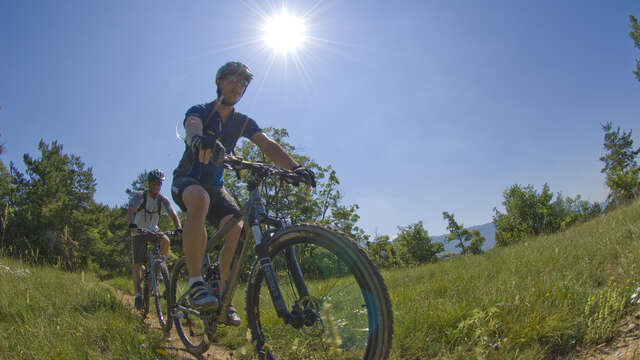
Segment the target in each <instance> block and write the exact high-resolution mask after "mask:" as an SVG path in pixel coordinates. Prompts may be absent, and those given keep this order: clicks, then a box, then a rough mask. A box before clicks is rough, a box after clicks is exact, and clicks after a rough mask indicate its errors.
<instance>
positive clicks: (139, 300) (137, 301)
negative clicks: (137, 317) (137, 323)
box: [134, 295, 142, 310]
mask: <svg viewBox="0 0 640 360" xmlns="http://www.w3.org/2000/svg"><path fill="white" fill-rule="evenodd" d="M134 306H135V307H136V309H138V310H142V295H136V299H135V301H134Z"/></svg>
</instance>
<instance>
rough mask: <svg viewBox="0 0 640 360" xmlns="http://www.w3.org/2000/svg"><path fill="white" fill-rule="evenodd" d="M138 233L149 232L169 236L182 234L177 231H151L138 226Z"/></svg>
mask: <svg viewBox="0 0 640 360" xmlns="http://www.w3.org/2000/svg"><path fill="white" fill-rule="evenodd" d="M138 233H140V234H149V235H160V234H163V235H167V236H177V235H180V233H178V232H177V231H151V230H149V229H145V228H138Z"/></svg>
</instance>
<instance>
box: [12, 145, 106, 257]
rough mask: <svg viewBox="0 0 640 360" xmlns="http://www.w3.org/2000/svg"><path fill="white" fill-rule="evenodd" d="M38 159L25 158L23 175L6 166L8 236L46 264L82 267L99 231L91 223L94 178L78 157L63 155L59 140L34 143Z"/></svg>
mask: <svg viewBox="0 0 640 360" xmlns="http://www.w3.org/2000/svg"><path fill="white" fill-rule="evenodd" d="M38 149H39V150H40V153H41V157H40V159H34V158H32V157H31V156H30V155H29V154H25V155H24V157H23V159H24V163H25V167H26V175H25V174H23V173H21V172H20V171H19V170H18V169H17V168H16V167H15V166H14V164H13V163H10V177H11V185H12V188H13V190H12V194H11V196H10V197H9V206H10V207H11V208H12V216H11V218H10V219H9V226H8V231H7V232H8V233H9V234H10V236H9V237H8V238H10V239H12V240H11V241H12V242H13V245H15V246H16V248H18V249H21V250H31V251H32V252H35V253H38V254H39V255H40V256H41V257H42V259H43V260H44V261H47V262H58V263H61V264H62V265H64V266H66V267H68V268H73V267H77V266H84V265H86V263H87V261H88V258H87V254H88V253H89V248H90V247H91V246H92V245H93V244H94V242H95V240H96V238H97V233H96V231H95V227H94V226H93V224H94V223H95V221H96V215H97V209H96V207H95V203H94V201H93V195H94V193H95V186H96V183H95V179H94V177H93V172H92V169H91V168H86V169H85V165H84V163H83V162H82V161H81V160H80V158H79V157H77V156H75V155H67V154H63V153H62V144H59V143H58V142H57V141H54V142H52V143H51V144H46V143H45V142H44V141H42V140H41V141H40V143H39V145H38Z"/></svg>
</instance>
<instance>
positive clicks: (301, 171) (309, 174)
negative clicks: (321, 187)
mask: <svg viewBox="0 0 640 360" xmlns="http://www.w3.org/2000/svg"><path fill="white" fill-rule="evenodd" d="M291 171H293V172H294V173H295V174H296V175H298V176H300V177H301V178H302V181H303V182H304V183H305V184H307V185H311V186H313V187H314V188H315V187H316V174H314V173H313V171H311V170H309V169H307V168H306V167H304V166H302V165H298V166H296V167H294V168H293V169H291Z"/></svg>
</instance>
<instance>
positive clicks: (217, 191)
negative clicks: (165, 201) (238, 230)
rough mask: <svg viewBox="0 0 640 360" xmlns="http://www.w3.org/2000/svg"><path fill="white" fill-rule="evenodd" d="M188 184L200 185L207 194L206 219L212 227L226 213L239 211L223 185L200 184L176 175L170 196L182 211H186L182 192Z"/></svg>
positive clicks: (218, 222)
mask: <svg viewBox="0 0 640 360" xmlns="http://www.w3.org/2000/svg"><path fill="white" fill-rule="evenodd" d="M190 185H200V186H202V188H203V189H205V191H206V192H207V193H208V194H209V212H208V213H207V221H209V224H210V225H211V226H213V227H216V228H217V227H219V225H220V220H222V219H223V218H224V217H225V216H227V215H235V214H239V213H240V208H238V205H237V204H236V202H235V200H233V198H232V197H231V195H229V193H228V192H227V190H226V189H225V188H224V187H223V186H208V185H203V184H201V183H200V182H199V181H198V180H196V179H194V178H192V177H189V176H178V177H174V178H173V183H172V184H171V196H172V197H173V201H175V203H176V204H178V206H180V209H182V211H185V212H186V211H187V208H186V206H185V205H184V203H183V202H182V193H183V192H184V189H186V188H187V187H188V186H190Z"/></svg>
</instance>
